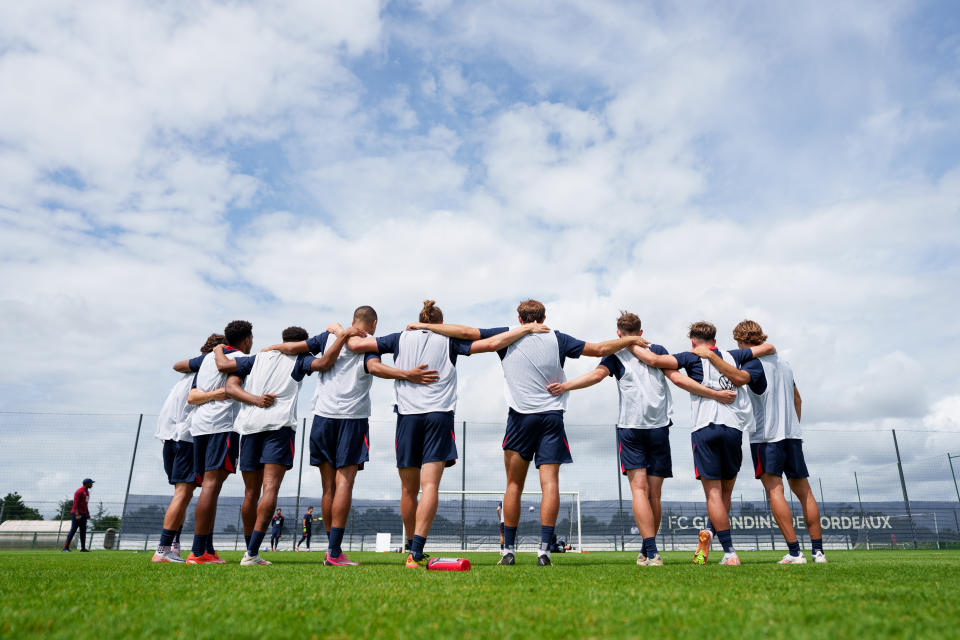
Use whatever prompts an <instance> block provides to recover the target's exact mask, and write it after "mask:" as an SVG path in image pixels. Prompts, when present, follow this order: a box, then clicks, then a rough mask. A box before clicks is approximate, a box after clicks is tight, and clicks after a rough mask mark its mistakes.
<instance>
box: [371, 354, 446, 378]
mask: <svg viewBox="0 0 960 640" xmlns="http://www.w3.org/2000/svg"><path fill="white" fill-rule="evenodd" d="M427 366H428V365H425V364H421V365H420V366H419V367H416V368H413V369H397V368H396V367H391V366H389V365H386V364H383V362H381V361H380V359H379V358H377V359H375V360H368V361H367V372H368V373H369V374H370V375H372V376H377V377H378V378H383V379H385V380H406V381H407V382H412V383H413V384H433V383H434V382H436V381H437V380H439V379H440V376H439V374H437V371H436V369H428V368H427Z"/></svg>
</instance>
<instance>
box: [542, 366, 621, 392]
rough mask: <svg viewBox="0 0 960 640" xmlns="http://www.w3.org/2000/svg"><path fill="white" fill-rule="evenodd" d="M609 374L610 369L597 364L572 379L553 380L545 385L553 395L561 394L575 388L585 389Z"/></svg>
mask: <svg viewBox="0 0 960 640" xmlns="http://www.w3.org/2000/svg"><path fill="white" fill-rule="evenodd" d="M609 375H610V369H607V368H606V367H605V366H604V365H602V364H601V365H599V366H597V368H596V369H594V370H593V371H588V372H586V373H585V374H583V375H581V376H577V377H576V378H574V379H572V380H567V381H566V382H553V383H551V384H548V385H547V391H549V392H550V393H552V394H553V395H555V396H562V395H563V394H565V393H566V392H567V391H573V390H575V389H586V388H587V387H592V386H593V385H595V384H597V383H598V382H600V381H601V380H603V379H604V378H606V377H607V376H609Z"/></svg>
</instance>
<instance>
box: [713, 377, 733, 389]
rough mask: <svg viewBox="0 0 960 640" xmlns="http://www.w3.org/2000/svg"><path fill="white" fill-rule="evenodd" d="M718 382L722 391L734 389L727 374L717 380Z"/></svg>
mask: <svg viewBox="0 0 960 640" xmlns="http://www.w3.org/2000/svg"><path fill="white" fill-rule="evenodd" d="M717 384H718V385H719V387H720V391H733V389H734V386H733V383H732V382H730V378H728V377H727V376H720V379H719V380H718V381H717Z"/></svg>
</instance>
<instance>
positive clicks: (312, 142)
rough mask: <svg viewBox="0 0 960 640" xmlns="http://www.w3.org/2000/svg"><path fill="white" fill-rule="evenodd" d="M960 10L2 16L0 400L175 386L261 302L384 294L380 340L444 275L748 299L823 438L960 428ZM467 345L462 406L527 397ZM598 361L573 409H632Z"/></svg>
mask: <svg viewBox="0 0 960 640" xmlns="http://www.w3.org/2000/svg"><path fill="white" fill-rule="evenodd" d="M958 22H960V11H958V9H957V7H956V6H955V4H954V3H950V2H943V3H916V2H880V3H877V2H844V3H835V4H834V5H831V6H829V7H828V6H825V5H809V6H807V5H797V4H796V3H786V2H739V3H725V4H723V5H717V4H716V3H707V2H703V3H681V4H676V3H643V2H637V3H633V2H631V3H617V2H604V1H593V2H574V1H564V2H530V3H513V2H495V1H492V2H470V3H456V2H447V1H444V0H431V1H423V2H395V3H381V2H372V1H357V2H352V3H348V4H344V3H312V2H303V3H289V2H283V3H281V2H275V3H256V4H252V3H245V2H235V3H229V4H228V3H219V2H204V1H201V2H189V3H187V2H182V3H181V2H172V3H164V4H163V5H156V6H127V5H122V4H121V5H117V4H115V3H109V2H91V3H85V4H84V6H83V8H82V10H81V8H80V7H78V6H74V5H70V4H67V3H59V2H37V3H28V4H26V5H24V6H5V7H3V8H2V9H0V229H2V231H3V233H2V234H0V256H2V257H0V278H2V282H3V283H4V284H3V287H2V288H0V346H2V347H3V353H5V354H7V356H6V357H7V365H8V366H7V367H6V368H5V370H4V371H2V372H0V410H6V411H16V410H44V411H51V410H52V411H56V410H61V411H132V412H139V411H147V412H149V411H155V410H156V408H157V407H159V406H160V404H161V402H162V399H163V397H164V395H165V394H166V391H167V389H168V388H169V386H170V385H171V384H172V382H173V378H172V376H171V373H170V371H169V365H170V363H171V362H172V361H174V360H177V359H180V358H182V357H186V356H189V355H192V354H193V352H194V351H195V349H196V348H197V346H199V344H201V343H202V341H203V337H204V336H206V335H207V334H208V333H210V332H211V331H213V330H217V329H220V328H221V327H222V326H223V325H224V324H226V322H228V321H230V320H233V319H235V318H246V319H249V320H251V321H252V322H253V323H254V326H255V338H256V342H257V345H263V344H267V343H270V342H273V341H275V340H276V338H277V337H278V336H279V333H280V331H281V330H282V328H284V327H286V326H288V325H290V324H300V325H302V326H304V327H306V328H307V329H308V330H310V331H318V330H320V329H321V328H323V327H324V326H326V324H327V322H329V321H330V320H340V321H347V320H349V314H350V312H351V310H352V309H353V308H354V307H356V306H357V305H359V304H372V305H374V306H375V307H376V308H377V309H378V311H379V313H380V316H381V325H380V328H381V332H385V331H394V330H397V329H399V328H400V327H402V326H403V325H404V324H405V323H406V322H408V321H410V320H412V319H414V317H415V315H416V313H417V311H418V310H419V308H420V302H421V301H422V300H423V299H425V298H431V299H436V300H437V301H438V302H439V304H440V306H441V307H442V308H443V309H444V311H445V312H446V314H447V317H448V318H449V319H451V320H454V321H458V322H464V323H469V324H477V325H481V326H483V325H492V326H493V325H502V324H507V323H510V322H511V321H512V320H513V316H514V314H513V309H514V308H515V307H516V304H517V302H519V300H521V299H524V298H526V297H536V298H539V299H542V300H543V301H544V302H546V303H547V305H548V323H551V324H552V325H555V328H558V329H562V330H565V331H567V332H569V333H571V334H574V335H577V336H580V337H583V338H585V339H591V340H600V339H604V338H606V337H609V336H610V335H611V334H612V332H613V323H614V319H615V317H616V312H617V310H619V309H622V308H627V309H631V310H634V311H636V312H638V313H639V314H640V315H641V317H642V318H643V320H644V326H645V329H646V331H647V335H649V336H650V337H651V338H653V339H655V340H657V341H658V342H662V343H663V344H665V345H666V346H667V347H668V348H670V349H672V350H680V349H683V348H685V347H686V340H685V338H684V335H685V328H686V326H687V325H688V324H689V323H690V322H691V321H694V320H698V319H709V320H712V321H714V322H715V323H716V324H717V325H718V327H719V330H720V335H721V341H720V342H721V345H722V346H727V347H729V346H732V345H731V343H730V340H729V338H728V336H729V332H730V329H731V328H732V326H733V325H734V324H735V323H736V322H737V321H739V320H741V319H743V318H744V317H751V318H753V319H755V320H758V321H759V322H761V324H763V326H764V327H765V328H766V329H767V332H768V333H769V334H770V335H771V338H772V339H773V340H774V341H775V342H776V343H777V344H778V345H779V346H780V347H781V350H782V352H783V353H784V354H786V355H787V357H788V358H789V359H790V360H791V362H792V363H793V364H794V367H795V369H796V370H797V376H798V379H799V380H802V381H804V386H803V391H804V394H805V397H806V398H807V405H806V406H808V407H809V411H810V414H809V418H808V419H809V420H810V425H811V428H822V429H840V430H843V429H869V428H877V427H879V426H889V425H890V424H897V425H901V426H902V425H908V426H913V427H916V428H937V429H946V430H954V431H955V430H957V427H958V423H957V417H956V416H957V412H958V410H960V395H958V391H957V387H958V377H957V373H956V371H955V367H954V366H953V363H954V362H955V361H956V360H957V358H958V356H960V353H958V351H957V348H956V346H955V345H956V344H957V337H958V335H957V334H958V329H957V323H956V317H957V313H958V311H960V308H958V306H960V305H958V303H957V301H956V298H955V296H953V295H947V294H946V292H953V291H956V290H958V284H960V277H958V272H960V264H958V262H960V261H958V244H960V212H958V204H957V203H958V202H960V152H958V151H957V149H958V148H960V144H958V143H960V140H958V138H960V116H958V114H960V108H958V107H960V73H958V71H957V69H960V64H958V63H960V37H958V36H957V35H956V34H957V33H960V29H958V26H960V25H958ZM65 351H66V352H67V353H69V358H65V357H63V356H64V352H65ZM77 362H81V363H84V373H83V374H82V375H77V371H76V363H77ZM593 364H595V363H593V362H587V361H586V360H584V361H583V362H574V363H571V364H570V365H569V366H568V373H569V374H571V375H573V374H577V373H580V372H582V371H584V370H586V369H587V368H589V367H591V366H593ZM461 367H462V368H461V370H462V374H461V377H462V389H461V402H460V413H461V414H462V415H463V417H465V418H470V419H476V420H482V421H488V422H491V423H492V424H496V423H498V422H499V421H501V420H502V413H503V410H504V408H503V404H502V400H501V388H500V381H499V366H498V364H497V363H496V362H495V360H493V359H482V358H475V359H471V360H470V361H469V362H468V363H465V364H464V365H461ZM312 384H313V383H312V382H308V383H307V384H306V385H305V391H304V393H305V395H307V396H308V395H309V394H310V393H312ZM608 386H609V387H610V388H606V387H604V388H603V389H596V390H591V391H589V392H584V393H582V394H581V395H580V396H578V397H577V398H576V399H575V400H574V401H572V402H571V403H570V414H569V419H570V420H571V421H578V420H579V421H590V422H594V421H596V420H613V419H614V416H615V406H614V405H615V398H616V395H615V391H614V390H613V388H612V386H610V385H608ZM117 388H123V390H124V392H123V393H122V394H117V393H116V389H117ZM52 390H55V392H52ZM374 398H375V409H374V413H375V415H377V416H380V417H383V418H388V417H389V387H388V385H386V384H381V385H377V386H376V390H375V395H374ZM676 404H677V409H676V411H677V421H678V422H680V421H682V420H683V416H685V415H686V411H687V407H686V404H687V403H686V398H685V395H684V394H683V393H682V392H677V403H676ZM497 429H498V428H493V427H491V433H490V437H491V439H495V438H494V435H495V434H494V432H495V431H497ZM0 435H2V436H3V437H8V434H0ZM491 441H492V440H491Z"/></svg>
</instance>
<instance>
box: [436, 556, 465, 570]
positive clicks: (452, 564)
mask: <svg viewBox="0 0 960 640" xmlns="http://www.w3.org/2000/svg"><path fill="white" fill-rule="evenodd" d="M427 569H430V570H431V571H470V561H469V560H467V559H466V558H430V561H429V562H427Z"/></svg>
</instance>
